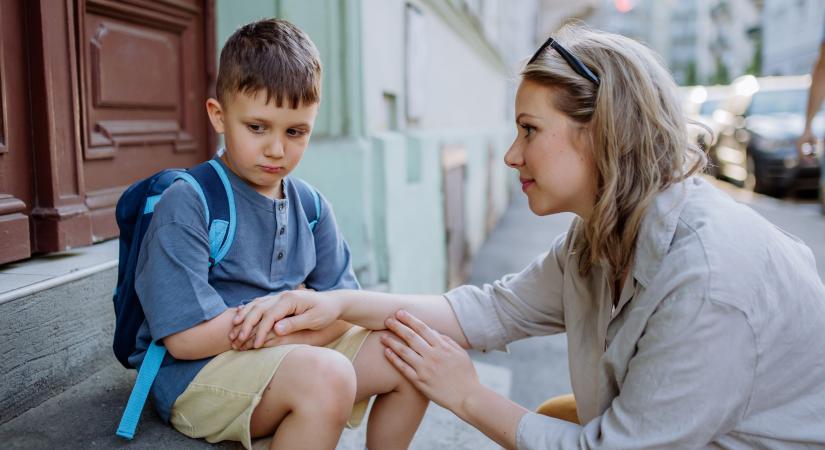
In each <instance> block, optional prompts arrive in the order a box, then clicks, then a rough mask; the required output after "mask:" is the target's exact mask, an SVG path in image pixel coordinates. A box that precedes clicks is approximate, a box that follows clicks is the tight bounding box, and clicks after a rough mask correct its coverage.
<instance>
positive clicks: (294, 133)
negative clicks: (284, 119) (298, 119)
mask: <svg viewBox="0 0 825 450" xmlns="http://www.w3.org/2000/svg"><path fill="white" fill-rule="evenodd" d="M286 134H287V135H288V136H291V137H299V136H303V135H305V134H306V131H304V130H299V129H297V128H289V129H287V130H286Z"/></svg>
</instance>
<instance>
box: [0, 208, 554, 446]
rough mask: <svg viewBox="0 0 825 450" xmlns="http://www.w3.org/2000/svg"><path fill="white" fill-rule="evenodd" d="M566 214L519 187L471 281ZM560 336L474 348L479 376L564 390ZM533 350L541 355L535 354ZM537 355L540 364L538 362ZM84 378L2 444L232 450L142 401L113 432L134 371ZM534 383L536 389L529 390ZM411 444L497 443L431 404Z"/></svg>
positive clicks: (535, 397)
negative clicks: (531, 206)
mask: <svg viewBox="0 0 825 450" xmlns="http://www.w3.org/2000/svg"><path fill="white" fill-rule="evenodd" d="M569 220H570V217H569V216H566V217H553V218H537V217H535V216H533V215H532V214H531V213H530V212H529V210H528V209H527V205H526V201H525V199H524V196H523V195H522V194H521V193H518V194H517V195H516V196H515V197H514V201H513V202H512V204H511V206H510V207H509V209H508V210H507V212H506V213H505V214H504V216H503V217H502V219H501V221H500V222H499V225H498V227H497V228H496V230H495V231H494V232H493V233H492V235H491V237H490V239H489V240H488V242H487V243H486V244H485V245H484V246H483V248H482V249H481V250H480V253H479V255H478V258H476V260H475V263H474V264H473V271H472V278H471V280H470V281H471V282H472V283H475V284H479V283H481V282H484V281H492V280H494V279H497V278H499V277H500V276H501V275H503V274H505V273H509V272H514V271H518V270H520V269H521V268H523V267H524V266H526V265H527V264H528V263H529V262H530V261H531V260H532V259H533V258H534V257H535V256H536V255H537V254H539V253H540V252H541V251H542V249H546V248H547V247H548V245H549V243H550V242H551V241H552V240H553V238H554V237H555V236H556V235H558V234H559V233H561V232H564V230H565V229H566V224H567V223H569ZM564 348H565V347H564V339H563V337H562V338H561V339H559V338H558V337H553V338H540V339H530V340H526V341H522V342H519V343H517V344H515V345H513V346H511V352H510V354H509V355H507V354H504V353H500V352H496V353H499V354H480V353H474V354H473V357H474V359H475V362H476V366H477V371H478V374H479V378H480V380H481V381H482V382H483V383H484V384H485V385H487V386H489V387H491V388H492V389H494V390H495V391H497V392H499V393H501V394H502V395H510V396H511V397H512V398H514V399H516V400H517V401H518V402H519V403H521V404H523V405H525V406H528V407H531V408H532V407H535V406H536V405H537V404H538V403H540V402H541V401H542V400H543V399H544V398H545V397H548V396H551V395H556V394H561V393H565V392H569V391H570V388H569V382H568V381H567V360H566V356H565V353H566V352H565V350H564ZM536 355H541V357H540V358H537V357H536ZM537 361H539V362H537ZM102 366H103V367H104V368H103V369H102V370H100V371H99V372H97V373H95V374H94V375H92V376H91V377H89V378H88V379H86V380H85V381H83V382H81V383H79V384H77V385H75V386H73V387H72V388H70V389H68V390H66V391H65V392H63V393H62V394H60V395H57V396H55V397H52V398H51V399H49V400H48V401H46V402H44V403H42V404H41V405H39V406H37V407H36V408H33V409H31V410H29V411H27V412H26V413H24V414H22V415H20V416H18V417H16V418H15V419H13V420H11V421H9V422H7V423H5V424H3V425H2V426H0V443H2V448H3V449H45V448H69V449H75V448H76V449H109V448H129V449H135V450H137V449H147V450H148V449H153V450H155V449H158V450H165V449H206V448H219V449H239V448H241V447H240V446H239V445H236V444H230V443H225V444H218V445H211V444H208V443H206V442H205V441H203V440H193V439H189V438H186V437H185V436H183V435H182V434H180V433H177V432H176V431H174V430H172V429H171V428H170V427H168V426H166V425H164V424H162V423H161V421H160V419H159V418H158V416H157V414H156V413H155V412H154V411H153V410H151V408H149V407H147V408H146V409H145V411H144V413H143V418H142V420H141V423H140V427H139V429H138V433H137V436H136V438H135V440H134V441H131V442H129V441H125V440H122V439H120V438H117V437H116V436H115V435H114V431H115V429H116V428H117V422H118V420H119V418H120V414H121V412H122V409H123V407H124V405H125V404H126V399H127V398H128V396H129V391H130V389H131V386H132V383H133V381H134V376H135V374H134V372H133V371H128V370H125V369H123V368H122V367H121V366H120V365H119V364H118V363H117V361H116V360H115V359H114V357H113V356H110V361H108V362H103V363H102ZM536 386H538V388H536ZM365 428H366V427H364V426H362V427H361V428H360V429H358V430H346V431H345V432H344V434H343V436H342V439H341V442H340V444H339V445H338V447H337V448H338V449H339V450H360V449H362V448H363V445H364V433H365ZM411 448H412V449H418V450H430V449H450V450H453V449H455V450H486V449H495V448H499V447H498V446H497V445H495V444H494V443H493V442H492V441H490V440H489V439H487V438H486V437H485V436H484V435H482V434H481V433H480V432H479V431H477V430H476V429H474V428H472V427H470V426H469V425H467V424H466V423H464V422H462V421H461V420H460V419H458V418H457V417H456V416H454V415H453V414H451V413H450V412H449V411H446V410H444V409H443V408H440V407H439V406H437V405H434V404H433V405H431V406H430V408H429V409H428V411H427V414H426V416H425V418H424V421H423V423H422V425H421V428H420V429H419V431H418V433H417V434H416V437H415V439H414V441H413V444H412V447H411Z"/></svg>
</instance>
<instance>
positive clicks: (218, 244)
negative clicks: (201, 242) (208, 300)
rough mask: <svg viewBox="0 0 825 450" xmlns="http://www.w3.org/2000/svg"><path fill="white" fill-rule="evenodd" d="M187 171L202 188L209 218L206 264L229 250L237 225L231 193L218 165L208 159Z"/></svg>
mask: <svg viewBox="0 0 825 450" xmlns="http://www.w3.org/2000/svg"><path fill="white" fill-rule="evenodd" d="M189 173H190V174H191V175H192V176H193V177H194V178H195V179H196V180H197V181H198V182H199V183H200V185H201V186H202V187H203V191H204V195H205V196H206V202H207V203H208V205H209V206H208V210H209V212H210V214H211V218H212V219H211V221H210V220H208V219H207V222H206V223H207V226H208V228H209V263H210V264H209V266H210V267H212V266H214V265H215V264H218V263H219V262H220V261H221V260H222V259H223V258H224V257H225V256H226V254H227V253H228V252H229V248H230V247H232V241H234V240H235V230H236V228H237V220H236V217H237V215H236V211H235V195H234V193H233V192H232V185H231V184H229V177H228V176H226V171H225V170H224V168H223V166H221V164H220V163H219V162H218V161H216V160H214V159H210V160H209V161H207V162H205V163H202V164H198V165H197V166H195V167H193V168H191V169H189Z"/></svg>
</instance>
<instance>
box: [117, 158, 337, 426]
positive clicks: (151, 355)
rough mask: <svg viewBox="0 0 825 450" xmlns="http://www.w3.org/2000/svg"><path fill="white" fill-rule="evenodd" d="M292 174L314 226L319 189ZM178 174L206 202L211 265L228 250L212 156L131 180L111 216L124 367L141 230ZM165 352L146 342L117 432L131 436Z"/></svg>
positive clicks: (229, 229)
mask: <svg viewBox="0 0 825 450" xmlns="http://www.w3.org/2000/svg"><path fill="white" fill-rule="evenodd" d="M293 179H294V180H296V181H297V183H295V185H296V187H297V189H298V194H299V197H300V199H301V204H302V206H303V207H304V212H305V213H306V217H307V219H308V221H309V228H310V230H312V231H313V232H314V231H315V225H316V224H317V223H318V218H319V217H320V216H321V202H320V198H319V196H318V192H317V191H315V189H314V188H312V187H311V186H310V185H309V184H307V183H306V182H304V181H303V180H300V179H297V178H293ZM177 180H184V181H185V182H187V183H189V184H190V185H191V186H192V187H193V188H194V189H195V191H196V192H197V193H198V195H199V196H200V199H201V201H202V202H203V204H204V210H205V211H206V217H205V219H206V223H207V226H208V230H209V267H210V270H211V268H212V267H214V266H215V265H216V264H218V263H220V261H221V260H222V259H223V257H224V256H226V254H227V252H229V248H230V247H231V246H232V241H233V239H234V237H235V227H236V225H237V221H236V217H235V197H234V195H233V193H232V186H231V185H230V184H229V178H228V177H227V175H226V172H225V171H224V169H223V167H222V166H221V165H220V163H218V162H217V161H215V160H209V161H206V162H204V163H201V164H199V165H197V166H195V167H193V168H191V169H189V170H184V169H166V170H162V171H160V172H158V173H156V174H154V175H152V176H151V177H149V178H146V179H143V180H141V181H138V182H136V183H135V184H133V185H131V186H130V187H129V188H128V189H126V191H125V192H124V193H123V195H121V197H120V199H119V200H118V202H117V207H116V208H115V218H116V220H117V226H118V228H119V229H120V256H119V261H118V269H117V272H118V274H117V287H116V288H115V292H114V296H113V300H114V306H115V335H114V342H113V344H112V349H113V350H114V353H115V356H116V357H117V359H118V361H120V363H121V364H122V365H123V366H124V367H126V368H130V369H131V368H136V367H132V365H131V364H129V356H131V355H132V354H133V353H134V352H135V348H136V340H137V339H136V338H137V334H138V330H139V329H140V326H141V324H143V320H144V318H145V316H144V313H143V308H142V307H141V306H140V301H139V300H138V296H137V293H136V292H135V266H136V265H137V260H138V253H139V252H140V246H141V243H142V242H143V236H144V235H145V234H146V230H147V229H148V228H149V222H151V220H152V214H153V212H154V210H155V205H156V204H157V202H158V200H160V197H161V195H162V194H163V192H164V191H165V190H166V188H168V187H169V186H171V185H172V183H174V182H175V181H177ZM165 355H166V348H165V347H164V346H163V345H162V344H159V343H156V342H154V341H153V342H152V343H151V344H150V345H149V348H148V349H147V351H146V355H145V356H144V359H143V363H142V364H141V366H140V368H139V370H138V376H137V379H136V380H135V386H134V388H133V389H132V393H131V395H130V396H129V401H128V402H127V404H126V409H125V410H124V411H123V417H122V418H121V420H120V425H119V426H118V429H117V435H118V436H121V437H124V438H126V439H132V438H133V437H134V435H135V430H136V429H137V424H138V421H139V420H140V414H141V412H142V411H143V405H144V404H145V403H146V397H147V396H148V395H149V390H150V389H151V387H152V382H153V381H154V379H155V376H156V375H157V372H158V369H160V365H161V362H163V358H164V356H165Z"/></svg>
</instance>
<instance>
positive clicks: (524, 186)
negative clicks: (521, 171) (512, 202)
mask: <svg viewBox="0 0 825 450" xmlns="http://www.w3.org/2000/svg"><path fill="white" fill-rule="evenodd" d="M518 180H519V181H520V182H521V190H522V192H527V189H529V188H530V186H532V185H533V183H535V180H532V179H529V178H521V177H519V179H518Z"/></svg>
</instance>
